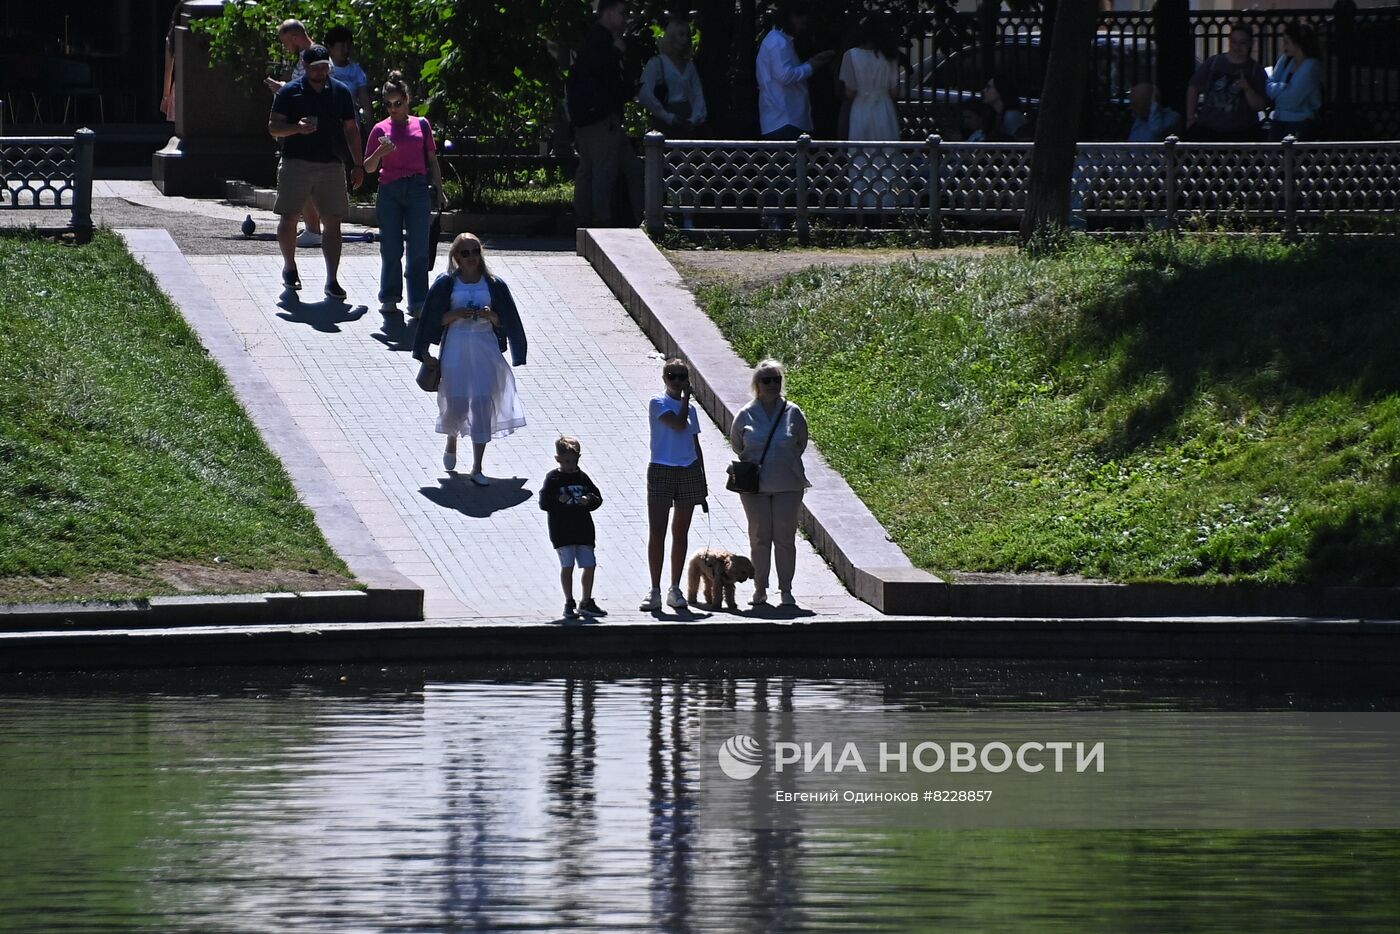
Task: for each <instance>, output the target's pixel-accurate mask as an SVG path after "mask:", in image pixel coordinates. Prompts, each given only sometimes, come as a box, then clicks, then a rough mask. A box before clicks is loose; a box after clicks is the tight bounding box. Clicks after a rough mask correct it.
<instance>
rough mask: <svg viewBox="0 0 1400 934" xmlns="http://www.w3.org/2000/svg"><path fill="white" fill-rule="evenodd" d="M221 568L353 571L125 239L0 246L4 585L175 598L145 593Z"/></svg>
mask: <svg viewBox="0 0 1400 934" xmlns="http://www.w3.org/2000/svg"><path fill="white" fill-rule="evenodd" d="M216 559H217V563H218V564H220V565H222V566H224V567H226V568H243V569H277V568H285V569H296V570H299V571H303V572H306V571H310V572H313V573H322V572H325V573H329V574H335V575H343V574H347V573H348V572H347V570H346V568H345V566H344V565H343V564H342V563H341V561H340V560H339V559H338V558H337V557H336V556H335V555H334V553H332V552H331V550H330V548H329V547H328V546H327V545H326V543H325V540H324V539H323V538H322V536H321V533H320V530H319V529H318V528H317V527H316V524H315V522H314V520H313V518H312V516H311V514H310V513H309V512H308V511H307V509H306V508H305V507H304V506H303V505H302V504H301V502H300V501H299V500H298V499H297V497H296V493H295V491H294V489H293V487H292V484H291V482H290V480H289V479H288V477H287V476H286V474H285V472H284V471H283V469H282V465H281V464H280V463H279V462H278V461H277V459H276V458H275V457H273V455H272V454H271V452H270V451H268V449H267V448H266V447H265V446H264V444H263V442H262V439H261V438H260V437H259V435H258V434H257V432H256V430H255V429H254V428H253V426H252V424H251V423H250V422H249V420H248V418H247V416H246V415H245V414H244V412H243V410H242V408H241V407H240V406H239V404H238V402H237V401H236V399H235V398H234V396H233V394H232V393H231V391H230V389H229V387H228V385H227V383H226V381H225V379H224V376H223V373H222V372H221V371H220V370H219V368H218V367H217V366H216V365H215V364H214V363H213V362H212V361H211V360H209V358H208V357H207V355H206V354H205V351H204V349H203V348H202V347H201V346H200V344H199V342H198V340H196V338H195V336H194V335H193V334H192V333H191V331H190V330H189V328H188V327H187V326H186V324H185V322H184V320H183V319H182V318H181V317H180V315H179V313H178V312H177V311H176V310H175V309H174V308H173V307H172V306H171V305H170V303H169V301H168V300H167V299H166V298H165V297H164V296H163V295H162V294H161V293H160V291H159V290H158V289H157V288H156V286H155V284H154V282H153V281H152V279H151V277H150V275H149V274H148V273H147V272H146V271H145V270H144V269H143V268H142V267H141V266H140V265H139V264H137V263H136V262H135V261H134V260H133V259H132V258H131V257H130V255H129V254H128V253H127V252H126V250H125V248H124V247H123V246H122V244H121V242H120V241H119V240H118V239H117V238H116V237H115V236H113V235H112V234H110V233H105V232H104V233H99V234H98V235H97V236H96V237H95V238H94V239H93V241H92V243H91V244H89V245H87V246H83V247H72V246H63V245H59V244H55V243H50V242H45V241H41V240H35V239H32V238H25V237H11V238H3V239H0V579H10V580H11V581H13V580H15V579H24V578H36V579H50V578H63V579H69V580H70V581H73V582H74V587H73V588H72V589H73V592H74V593H78V594H86V595H95V594H94V593H93V590H92V587H90V586H86V585H83V584H82V583H81V582H82V581H83V580H85V579H89V578H93V577H96V576H101V575H117V576H120V577H121V578H122V579H123V580H124V581H127V582H128V586H130V582H131V581H132V580H135V581H137V582H138V583H137V584H136V586H137V589H138V590H144V591H145V592H169V591H170V587H169V586H166V585H163V584H161V583H160V582H159V581H155V580H151V581H150V583H149V586H148V587H147V586H142V585H140V583H139V581H140V580H141V579H142V578H143V576H144V575H147V574H148V573H149V572H150V569H151V568H152V567H154V566H155V565H157V564H159V563H161V562H178V563H182V564H190V565H196V566H198V565H209V566H211V567H212V566H213V565H215V563H216ZM62 589H63V588H60V591H61V590H62ZM100 589H101V588H100V587H99V588H98V590H99V591H100ZM235 589H247V588H235ZM23 591H24V588H23V587H21V588H20V590H19V592H20V595H21V596H23ZM13 593H14V591H13V590H12V589H8V590H7V589H0V598H6V597H12V596H13Z"/></svg>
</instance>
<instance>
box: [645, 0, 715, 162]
mask: <svg viewBox="0 0 1400 934" xmlns="http://www.w3.org/2000/svg"><path fill="white" fill-rule="evenodd" d="M690 46H691V38H690V20H688V19H684V18H682V17H680V16H672V17H671V19H670V20H669V21H668V22H667V23H666V31H665V32H664V33H662V35H661V38H660V39H658V40H657V42H656V50H657V53H658V54H656V55H654V56H652V59H651V61H649V62H647V64H646V67H645V68H643V69H642V86H641V88H640V89H639V90H638V93H637V99H638V100H640V101H641V102H642V106H643V107H645V108H646V109H647V110H648V111H650V112H651V115H652V117H653V118H654V119H655V120H656V126H657V128H658V129H660V130H661V132H663V133H665V134H667V135H668V136H675V135H676V134H677V133H686V134H688V135H693V131H694V129H695V128H696V127H698V126H699V125H700V124H702V123H704V122H705V120H706V119H707V118H708V117H709V112H708V111H707V110H706V109H705V91H704V89H703V88H702V87H701V86H700V73H699V72H698V71H696V70H695V63H694V62H693V61H691V58H690V54H691V48H690Z"/></svg>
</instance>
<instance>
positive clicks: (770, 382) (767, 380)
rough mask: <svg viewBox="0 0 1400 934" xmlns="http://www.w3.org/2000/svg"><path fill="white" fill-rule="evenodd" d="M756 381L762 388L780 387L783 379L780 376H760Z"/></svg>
mask: <svg viewBox="0 0 1400 934" xmlns="http://www.w3.org/2000/svg"><path fill="white" fill-rule="evenodd" d="M758 381H759V383H760V384H761V385H764V386H780V385H782V382H783V378H782V377H781V376H760V377H759V378H758Z"/></svg>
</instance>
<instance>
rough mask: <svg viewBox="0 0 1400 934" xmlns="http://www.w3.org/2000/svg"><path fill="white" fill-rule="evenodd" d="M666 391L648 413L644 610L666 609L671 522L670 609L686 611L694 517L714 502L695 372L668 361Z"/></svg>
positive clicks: (664, 376)
mask: <svg viewBox="0 0 1400 934" xmlns="http://www.w3.org/2000/svg"><path fill="white" fill-rule="evenodd" d="M661 376H662V378H663V379H664V380H665V382H666V391H665V392H664V393H661V394H660V395H656V396H653V397H652V399H651V403H650V405H649V406H648V408H647V416H648V421H649V422H650V423H651V463H649V464H647V526H648V536H647V565H648V567H649V569H650V570H651V592H650V593H648V594H647V596H646V599H644V600H643V601H642V606H641V608H642V609H643V610H659V609H661V566H662V563H663V561H664V558H665V553H666V520H667V519H668V518H670V517H671V507H672V506H675V510H676V511H675V517H674V519H672V521H671V589H670V590H668V591H667V592H666V605H667V606H669V607H671V608H673V609H677V610H683V609H685V606H686V603H685V596H684V595H683V594H682V593H681V572H682V571H683V570H684V569H685V558H686V552H687V551H689V550H690V517H691V515H692V514H693V513H694V512H695V507H696V506H697V505H699V504H703V503H704V502H705V500H706V499H707V498H708V497H709V490H708V489H707V488H706V486H705V459H704V456H703V455H702V454H701V453H700V416H699V413H698V412H697V411H696V408H695V406H694V405H692V404H691V402H690V367H688V366H686V365H685V363H684V362H682V361H680V360H667V361H666V366H665V367H664V368H663V369H662V371H661Z"/></svg>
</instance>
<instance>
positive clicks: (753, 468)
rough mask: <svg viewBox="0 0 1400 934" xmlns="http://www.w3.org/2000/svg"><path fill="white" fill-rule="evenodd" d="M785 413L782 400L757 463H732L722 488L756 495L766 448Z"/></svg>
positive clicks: (771, 441) (784, 402)
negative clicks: (781, 405)
mask: <svg viewBox="0 0 1400 934" xmlns="http://www.w3.org/2000/svg"><path fill="white" fill-rule="evenodd" d="M786 411H787V400H786V399H784V400H783V407H782V408H781V409H778V414H777V416H776V417H774V419H773V427H772V428H770V429H769V430H768V440H767V441H765V442H763V453H762V454H760V455H759V456H758V463H757V464H755V463H754V462H753V461H743V460H739V461H733V462H731V463H730V465H729V470H728V474H729V479H728V480H726V481H724V488H725V489H726V490H732V491H733V492H735V493H757V492H758V474H759V470H760V468H762V467H763V461H764V458H766V457H767V456H768V446H769V445H770V444H772V443H773V432H775V431H777V430H778V423H779V422H780V421H782V420H783V413H784V412H786Z"/></svg>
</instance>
